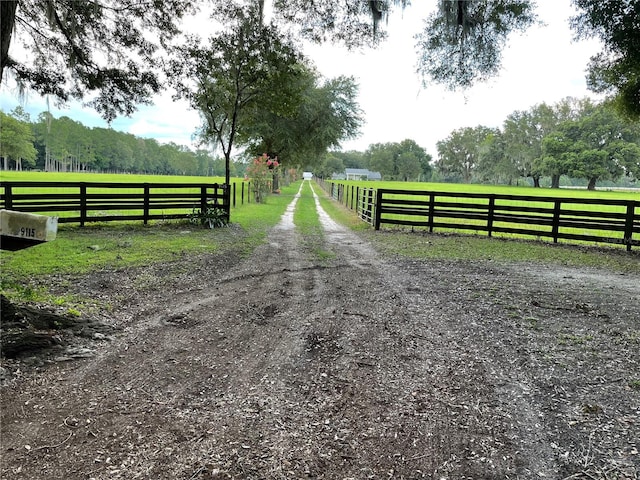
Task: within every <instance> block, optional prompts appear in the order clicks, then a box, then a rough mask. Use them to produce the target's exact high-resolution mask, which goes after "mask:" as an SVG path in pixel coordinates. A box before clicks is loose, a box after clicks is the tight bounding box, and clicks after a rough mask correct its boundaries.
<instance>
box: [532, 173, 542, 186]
mask: <svg viewBox="0 0 640 480" xmlns="http://www.w3.org/2000/svg"><path fill="white" fill-rule="evenodd" d="M531 178H533V186H534V187H535V188H540V177H538V176H537V175H534V176H532V177H531Z"/></svg>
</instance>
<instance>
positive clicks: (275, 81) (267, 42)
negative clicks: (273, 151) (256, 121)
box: [171, 7, 300, 184]
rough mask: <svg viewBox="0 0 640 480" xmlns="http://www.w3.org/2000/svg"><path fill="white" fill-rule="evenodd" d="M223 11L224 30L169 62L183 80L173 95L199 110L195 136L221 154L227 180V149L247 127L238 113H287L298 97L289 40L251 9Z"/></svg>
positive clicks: (195, 41)
mask: <svg viewBox="0 0 640 480" xmlns="http://www.w3.org/2000/svg"><path fill="white" fill-rule="evenodd" d="M228 15H229V17H228V18H229V22H230V26H229V28H228V29H227V30H226V31H224V32H222V33H220V34H219V35H218V36H215V37H211V38H210V39H209V42H208V45H207V46H206V47H204V48H203V47H202V46H201V44H200V41H199V40H198V39H192V40H191V42H190V43H189V44H188V45H187V46H185V47H183V48H181V49H180V51H181V52H182V59H181V60H180V61H177V60H176V61H175V62H173V63H172V65H171V70H172V72H171V73H172V77H173V78H175V79H184V80H179V81H176V83H175V87H176V90H177V92H178V96H179V97H181V98H185V99H186V100H188V101H189V103H190V104H191V106H192V107H193V108H194V109H196V110H198V111H199V112H200V115H201V118H202V120H203V124H202V126H201V128H200V132H199V135H200V137H201V138H202V139H203V140H205V141H211V142H213V143H214V144H215V145H217V146H219V147H220V148H221V150H222V152H223V155H224V158H225V163H226V165H225V170H226V174H225V181H226V183H227V184H229V178H230V164H231V152H232V149H233V146H234V144H235V141H236V137H237V136H238V135H239V134H240V135H242V129H243V128H244V127H245V126H246V122H245V123H243V120H242V117H243V116H246V115H247V114H250V113H251V112H255V111H259V110H265V111H269V112H276V113H282V114H288V113H290V112H291V111H292V110H293V108H294V107H295V105H297V104H298V101H299V100H298V98H299V95H300V92H299V91H298V90H297V89H296V87H297V86H298V84H297V83H296V82H295V79H296V77H297V76H298V75H299V74H300V69H299V63H298V54H297V52H296V50H295V48H294V47H293V45H292V44H291V42H290V41H289V40H288V39H287V38H286V37H285V36H283V35H282V34H280V33H279V32H278V30H277V28H276V27H275V26H274V25H266V26H265V25H262V23H261V22H260V18H259V12H258V11H257V10H256V9H255V8H253V7H250V8H247V9H242V8H235V9H232V10H230V11H229V14H228ZM192 78H193V79H194V81H193V83H192V82H191V79H192Z"/></svg>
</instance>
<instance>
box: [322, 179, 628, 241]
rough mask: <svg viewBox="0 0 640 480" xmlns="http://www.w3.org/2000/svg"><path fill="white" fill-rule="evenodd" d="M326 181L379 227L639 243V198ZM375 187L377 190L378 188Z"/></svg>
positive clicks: (342, 199) (339, 196)
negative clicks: (367, 185)
mask: <svg viewBox="0 0 640 480" xmlns="http://www.w3.org/2000/svg"><path fill="white" fill-rule="evenodd" d="M321 185H322V186H323V188H324V189H325V190H327V191H330V192H331V194H332V195H333V196H334V198H336V199H337V200H338V201H340V203H342V204H344V205H345V206H347V207H348V208H351V209H352V210H356V211H357V213H358V216H360V218H362V219H363V220H365V221H367V222H368V223H370V224H371V225H373V226H374V227H375V229H376V230H379V229H380V228H381V226H382V225H384V224H387V225H405V226H411V227H412V228H424V229H428V230H429V232H433V231H434V230H435V229H448V230H458V231H476V232H478V231H479V232H486V233H487V235H488V236H493V235H505V234H507V235H516V236H533V237H536V238H542V239H547V240H551V241H553V242H554V243H557V242H558V241H559V240H569V241H582V242H596V243H607V244H616V245H623V246H625V247H626V249H627V250H628V251H630V250H631V248H632V246H640V201H636V200H607V199H587V198H570V197H542V196H527V195H500V194H481V193H453V192H433V191H414V190H396V189H376V190H374V189H372V188H358V187H356V189H355V190H354V186H353V185H343V184H339V183H334V182H322V183H321ZM373 192H375V193H373Z"/></svg>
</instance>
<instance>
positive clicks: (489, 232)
mask: <svg viewBox="0 0 640 480" xmlns="http://www.w3.org/2000/svg"><path fill="white" fill-rule="evenodd" d="M495 206H496V197H495V195H490V196H489V211H488V212H487V235H488V236H491V235H492V233H493V231H492V230H493V211H494V209H495Z"/></svg>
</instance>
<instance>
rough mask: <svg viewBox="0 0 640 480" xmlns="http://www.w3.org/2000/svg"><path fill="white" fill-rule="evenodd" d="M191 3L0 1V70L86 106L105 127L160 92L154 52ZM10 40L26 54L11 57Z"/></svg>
mask: <svg viewBox="0 0 640 480" xmlns="http://www.w3.org/2000/svg"><path fill="white" fill-rule="evenodd" d="M197 3H198V2H196V1H191V0H165V1H154V2H140V1H132V0H127V1H118V0H94V1H90V2H89V1H75V0H47V1H39V0H8V1H5V0H3V1H2V2H0V18H1V20H0V26H1V31H0V38H2V41H1V49H0V53H1V70H0V78H2V79H3V81H4V73H5V71H10V72H12V74H13V76H14V77H15V79H16V80H17V82H18V84H19V85H21V86H22V87H24V88H25V89H26V88H29V89H32V90H34V91H36V92H37V93H39V94H41V95H52V96H54V97H56V98H58V99H59V100H61V101H63V102H66V101H68V100H70V99H77V100H82V99H84V98H85V97H87V96H88V95H90V94H91V95H95V96H94V97H93V98H92V99H91V100H89V101H88V102H87V105H90V106H92V107H94V108H95V109H96V110H97V111H98V112H100V114H101V115H102V116H103V117H104V118H105V119H107V120H113V119H114V118H115V117H116V116H118V115H129V114H131V113H132V112H133V111H134V110H135V108H136V105H138V104H141V103H149V101H150V97H151V96H152V95H153V94H154V93H157V92H158V91H160V89H161V88H162V81H161V79H160V78H159V74H158V72H159V68H158V67H159V61H160V59H161V55H160V53H159V52H160V50H162V49H163V48H164V47H166V46H168V45H169V42H170V41H171V40H172V39H173V38H174V37H176V36H177V35H178V34H179V33H180V28H179V27H180V22H181V20H182V18H183V17H184V16H185V15H187V14H190V13H194V12H195V9H196V5H197ZM13 40H17V41H18V42H21V43H22V44H23V45H24V48H25V49H26V51H27V52H28V53H29V55H28V56H25V57H24V58H18V57H17V56H16V55H13V54H11V49H10V47H11V45H12V43H13Z"/></svg>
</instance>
